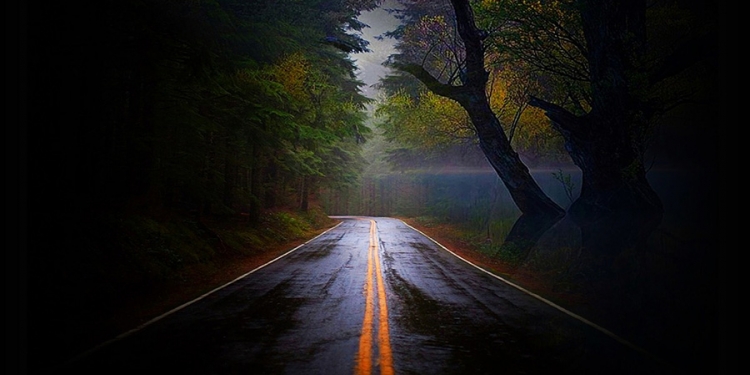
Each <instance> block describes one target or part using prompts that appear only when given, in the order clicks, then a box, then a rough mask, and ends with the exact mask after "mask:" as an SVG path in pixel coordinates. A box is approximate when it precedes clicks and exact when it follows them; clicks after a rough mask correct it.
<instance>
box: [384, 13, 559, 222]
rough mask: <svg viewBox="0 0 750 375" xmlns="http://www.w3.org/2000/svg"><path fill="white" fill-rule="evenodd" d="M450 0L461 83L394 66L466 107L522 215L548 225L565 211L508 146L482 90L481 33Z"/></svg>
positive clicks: (484, 79) (411, 67) (418, 68)
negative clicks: (462, 65) (462, 68)
mask: <svg viewBox="0 0 750 375" xmlns="http://www.w3.org/2000/svg"><path fill="white" fill-rule="evenodd" d="M451 2H452V3H453V8H454V10H455V13H456V22H457V27H458V32H459V34H460V36H461V39H462V40H463V43H464V47H465V49H466V74H465V77H466V79H465V80H464V82H463V84H462V85H461V86H452V85H448V84H445V83H442V82H440V81H438V80H437V79H436V78H435V77H433V76H432V75H431V74H430V73H429V72H428V71H427V70H425V69H424V67H422V66H421V65H417V64H396V67H397V68H399V69H401V70H403V71H406V72H408V73H411V74H412V75H414V76H415V77H416V78H417V79H419V80H420V81H421V82H422V83H424V84H425V86H427V88H428V89H430V90H431V91H432V92H434V93H435V94H438V95H441V96H444V97H447V98H450V99H453V100H455V101H456V102H458V103H459V104H460V105H461V106H462V107H463V108H464V109H465V110H466V112H467V113H468V115H469V118H470V119H471V122H472V124H473V126H474V129H475V130H476V133H477V136H478V138H479V145H480V147H481V149H482V151H483V152H484V154H485V156H486V157H487V160H488V161H489V163H490V165H492V167H493V168H494V169H495V171H496V172H497V174H498V176H499V177H500V178H501V179H502V180H503V183H504V184H505V186H506V187H507V188H508V191H509V192H510V195H511V197H512V198H513V201H514V202H515V203H516V206H517V207H518V209H519V210H520V211H521V213H522V215H528V216H530V217H535V218H544V220H542V221H544V222H545V223H546V224H549V225H552V224H554V222H556V221H557V220H559V219H560V218H561V217H562V216H563V215H564V214H565V211H564V210H563V209H562V208H560V206H558V205H557V204H556V203H555V202H553V201H552V200H551V199H550V198H549V197H548V196H547V195H546V194H545V193H544V191H542V189H541V188H540V187H539V185H538V184H537V183H536V181H535V180H534V178H533V177H532V176H531V173H529V169H528V168H527V167H526V165H524V164H523V162H522V161H521V159H520V158H519V156H518V154H517V153H516V152H515V151H514V150H513V148H512V147H511V145H510V141H509V140H508V138H507V136H506V135H505V132H504V131H503V129H502V127H501V125H500V121H499V120H498V119H497V116H495V113H494V112H493V111H492V109H491V108H490V104H489V101H488V99H487V92H486V91H485V90H486V86H487V78H488V76H489V75H488V73H487V71H486V70H485V68H484V47H483V46H482V40H483V39H484V36H483V33H482V32H480V30H479V29H477V27H476V24H475V22H474V14H473V11H472V9H471V5H470V4H469V2H468V1H466V0H452V1H451Z"/></svg>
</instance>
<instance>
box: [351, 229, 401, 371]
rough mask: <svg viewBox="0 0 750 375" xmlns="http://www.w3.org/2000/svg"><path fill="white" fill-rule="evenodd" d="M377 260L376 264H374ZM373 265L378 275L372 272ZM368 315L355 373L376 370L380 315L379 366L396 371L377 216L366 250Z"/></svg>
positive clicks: (363, 329)
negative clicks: (375, 343)
mask: <svg viewBox="0 0 750 375" xmlns="http://www.w3.org/2000/svg"><path fill="white" fill-rule="evenodd" d="M373 264H374V267H373ZM373 268H374V272H375V275H373ZM373 278H374V279H376V280H377V301H378V306H377V308H378V316H377V317H376V316H375V301H374V300H375V298H376V296H375V290H374V289H375V288H374V287H373ZM365 280H366V281H365V317H364V320H363V321H362V335H360V337H359V354H358V356H357V365H356V371H355V372H356V374H357V375H369V374H371V373H372V370H373V361H372V353H373V350H374V347H373V330H374V328H375V324H374V322H373V320H375V319H377V323H378V325H377V330H378V346H377V348H378V355H379V358H378V359H379V360H378V365H379V366H378V367H379V369H380V374H381V375H392V374H393V355H392V353H391V340H390V336H389V333H388V305H387V304H386V296H385V284H384V283H383V274H382V272H381V271H380V257H379V256H378V229H377V224H376V223H375V220H370V247H369V250H368V252H367V277H366V278H365Z"/></svg>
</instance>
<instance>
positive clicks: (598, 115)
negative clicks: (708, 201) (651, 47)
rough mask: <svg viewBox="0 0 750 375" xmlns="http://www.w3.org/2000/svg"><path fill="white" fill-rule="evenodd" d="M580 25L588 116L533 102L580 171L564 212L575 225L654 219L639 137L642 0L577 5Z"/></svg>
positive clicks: (645, 112) (656, 204)
mask: <svg viewBox="0 0 750 375" xmlns="http://www.w3.org/2000/svg"><path fill="white" fill-rule="evenodd" d="M580 9H581V19H582V22H583V30H584V35H585V37H586V44H587V48H588V54H587V59H588V65H589V72H590V73H589V74H590V81H591V89H592V97H593V103H592V109H591V111H590V112H589V113H588V114H586V115H584V116H575V115H573V114H572V113H570V112H568V111H567V110H565V109H563V108H562V107H559V106H557V105H555V104H552V103H548V102H545V101H543V100H541V99H538V98H534V97H532V98H531V100H530V102H529V104H530V105H532V106H535V107H538V108H541V109H543V110H545V111H546V114H547V117H548V118H549V119H550V120H551V121H552V124H553V126H554V127H555V129H557V130H558V131H559V132H560V133H561V134H562V135H563V137H564V138H565V146H566V149H567V150H568V152H569V154H570V156H571V157H572V159H573V161H574V162H575V164H576V165H577V166H578V167H579V168H581V171H582V178H583V180H582V186H581V194H580V196H579V198H578V199H577V200H576V201H575V202H574V203H573V204H572V205H571V207H570V208H569V213H570V214H571V216H572V217H573V219H574V220H576V221H579V222H584V221H592V220H598V219H599V218H601V217H603V216H606V215H609V214H612V213H624V214H629V215H636V216H635V217H637V218H639V219H645V220H660V218H661V215H662V213H663V208H662V205H661V201H660V199H659V197H658V195H657V194H656V192H654V190H653V189H652V187H651V185H650V184H649V182H648V180H647V179H646V169H645V167H644V165H643V160H642V153H643V148H644V145H643V141H642V139H640V138H639V137H640V133H642V132H643V131H644V130H645V129H646V128H647V126H648V121H649V120H648V117H649V108H648V105H647V97H646V92H647V89H648V87H647V86H646V85H647V84H648V76H647V72H646V71H645V69H644V67H643V61H645V59H644V54H645V15H646V3H645V1H644V0H626V1H624V0H582V1H581V6H580Z"/></svg>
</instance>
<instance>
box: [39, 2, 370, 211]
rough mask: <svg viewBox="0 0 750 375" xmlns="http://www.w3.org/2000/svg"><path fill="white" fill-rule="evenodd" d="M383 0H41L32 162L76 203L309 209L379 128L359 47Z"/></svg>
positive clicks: (343, 180)
mask: <svg viewBox="0 0 750 375" xmlns="http://www.w3.org/2000/svg"><path fill="white" fill-rule="evenodd" d="M375 3H376V2H375V1H358V2H352V1H333V2H331V1H314V0H311V1H282V2H279V1H275V2H271V1H234V0H200V1H172V0H152V1H135V0H133V1H105V2H100V3H98V4H97V6H96V7H83V6H79V5H69V4H66V5H59V4H57V5H45V6H44V7H40V8H39V9H34V11H38V13H37V14H38V15H44V14H46V15H48V16H49V17H48V18H47V17H39V19H40V20H44V22H47V21H48V23H47V24H45V25H42V24H33V26H35V28H32V29H31V30H32V32H31V35H30V43H29V45H30V55H29V56H30V58H29V61H30V67H29V70H28V73H29V75H30V76H31V77H32V78H33V81H32V82H31V84H30V85H29V93H30V99H29V108H30V113H29V120H30V123H31V124H32V126H31V127H30V132H31V133H32V134H31V138H32V140H33V142H32V143H31V144H30V146H31V150H30V151H31V155H33V156H32V165H31V169H32V170H35V171H37V170H47V171H49V173H39V174H34V178H38V180H33V181H32V185H33V187H34V188H39V189H42V188H43V187H50V191H49V192H47V194H49V195H47V196H48V197H50V200H51V201H52V200H59V201H68V202H70V201H71V200H75V203H71V207H70V208H79V207H89V208H94V207H96V208H106V207H111V208H117V207H125V206H127V207H133V206H134V204H135V203H138V204H140V205H141V206H143V207H146V206H148V207H152V206H166V207H170V208H179V209H187V210H193V211H199V212H200V213H202V214H210V213H239V212H250V213H251V214H252V215H253V217H255V218H257V217H258V215H259V214H260V213H261V212H262V211H263V210H264V209H268V208H273V207H279V206H282V207H302V208H304V207H305V205H306V202H307V197H308V196H310V195H313V194H314V192H315V189H316V188H317V187H318V186H319V185H320V184H322V183H325V184H329V185H334V186H336V185H346V184H351V183H352V182H353V181H354V180H355V179H356V176H357V173H358V170H359V169H360V167H361V160H360V157H359V155H358V145H359V144H361V143H362V142H364V140H365V137H366V136H367V133H368V129H367V128H366V127H365V126H364V123H363V121H364V113H363V109H364V104H365V103H366V101H367V98H365V97H364V96H363V95H362V94H361V93H360V91H359V88H360V87H361V86H362V83H361V82H360V81H358V80H357V79H356V76H355V66H354V63H353V61H352V60H351V59H350V58H349V55H348V53H349V52H356V51H363V50H365V49H366V47H367V42H366V41H364V40H362V39H361V38H359V36H358V34H357V33H356V31H357V30H360V29H361V28H362V27H364V25H362V24H360V23H358V22H357V21H356V16H357V15H358V14H359V12H360V11H362V10H363V9H369V8H371V7H373V6H374V5H375ZM40 22H41V21H40ZM42 26H47V27H52V28H44V29H42ZM57 26H59V27H57ZM36 27H38V28H36ZM43 30H48V31H43ZM49 30H55V31H52V32H50V31H49ZM62 124H65V125H64V126H63V125H62ZM47 156H51V157H47ZM63 170H64V171H65V172H63ZM321 177H325V179H322V178H321ZM53 186H59V187H60V188H59V189H55V188H52V187H53ZM56 194H59V196H55V195H56ZM53 196H55V198H52V197H53Z"/></svg>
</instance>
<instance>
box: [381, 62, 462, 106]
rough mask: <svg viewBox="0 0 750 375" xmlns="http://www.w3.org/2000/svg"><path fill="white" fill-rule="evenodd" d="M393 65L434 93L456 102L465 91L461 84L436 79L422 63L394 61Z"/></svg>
mask: <svg viewBox="0 0 750 375" xmlns="http://www.w3.org/2000/svg"><path fill="white" fill-rule="evenodd" d="M393 67H394V68H396V69H398V70H401V71H403V72H406V73H409V74H411V75H413V76H414V77H415V78H416V79H418V80H419V81H420V82H422V83H423V84H424V85H425V86H427V88H428V89H430V91H432V92H434V93H435V94H438V95H440V96H444V97H446V98H449V99H453V100H455V101H457V102H461V101H462V100H463V94H464V91H465V90H464V88H463V86H451V85H448V84H445V83H442V82H440V81H438V80H437V78H435V77H433V76H432V74H430V72H428V71H427V70H426V69H425V68H424V67H423V66H422V65H418V64H410V63H395V64H393Z"/></svg>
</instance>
